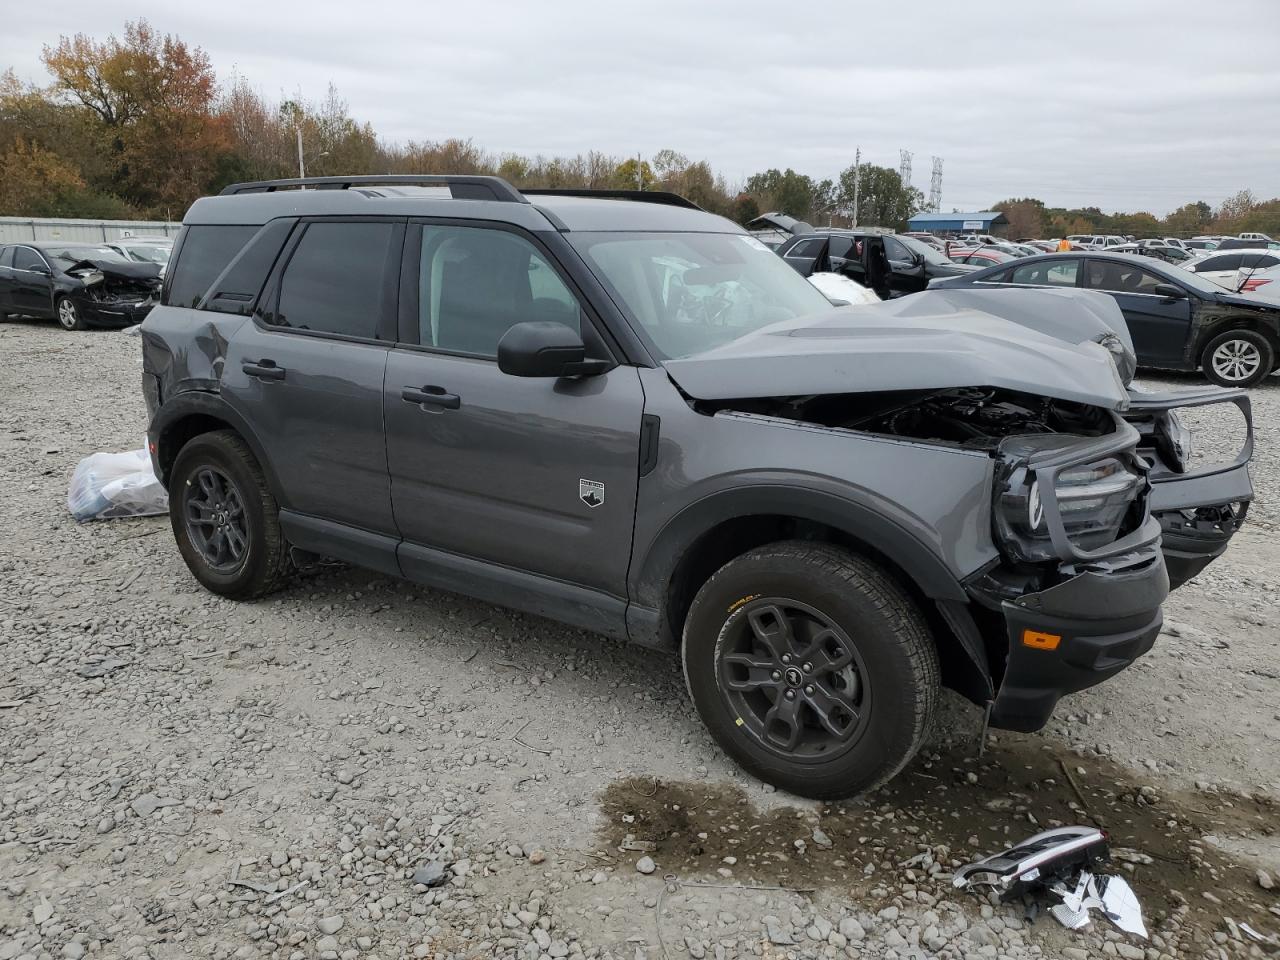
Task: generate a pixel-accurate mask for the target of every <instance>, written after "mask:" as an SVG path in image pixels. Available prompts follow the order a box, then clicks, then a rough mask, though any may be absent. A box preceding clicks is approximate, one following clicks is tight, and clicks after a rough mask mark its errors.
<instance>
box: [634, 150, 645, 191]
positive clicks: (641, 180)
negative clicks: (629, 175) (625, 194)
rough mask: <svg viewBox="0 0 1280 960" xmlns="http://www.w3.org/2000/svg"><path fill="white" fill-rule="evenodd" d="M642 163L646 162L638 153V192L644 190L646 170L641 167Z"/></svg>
mask: <svg viewBox="0 0 1280 960" xmlns="http://www.w3.org/2000/svg"><path fill="white" fill-rule="evenodd" d="M642 163H644V161H643V160H642V159H640V154H638V153H637V154H636V189H637V190H643V189H644V168H643V167H641V166H640V165H641V164H642Z"/></svg>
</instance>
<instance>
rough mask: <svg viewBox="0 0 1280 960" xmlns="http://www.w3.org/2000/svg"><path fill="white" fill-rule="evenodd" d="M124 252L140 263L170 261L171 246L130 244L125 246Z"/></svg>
mask: <svg viewBox="0 0 1280 960" xmlns="http://www.w3.org/2000/svg"><path fill="white" fill-rule="evenodd" d="M124 252H125V254H126V255H128V257H129V259H130V260H136V261H138V262H139V263H160V264H164V263H168V262H169V248H168V247H135V246H128V247H125V248H124Z"/></svg>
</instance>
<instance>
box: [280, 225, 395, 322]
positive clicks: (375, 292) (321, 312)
mask: <svg viewBox="0 0 1280 960" xmlns="http://www.w3.org/2000/svg"><path fill="white" fill-rule="evenodd" d="M396 226H397V225H396V224H393V223H390V222H383V223H353V222H335V223H312V224H310V225H308V226H307V232H306V233H304V234H303V235H302V239H301V240H300V241H299V242H298V245H297V247H295V248H294V251H293V255H292V256H291V257H290V258H289V262H288V264H287V265H286V266H285V268H284V275H283V277H282V278H281V281H280V306H279V308H278V310H277V311H276V314H275V316H274V317H272V322H273V323H274V324H275V325H276V326H283V327H292V328H294V329H297V330H314V331H317V332H320V333H333V334H338V335H340V336H344V337H361V338H364V339H368V340H372V339H375V338H376V337H377V333H378V321H379V319H380V318H381V316H382V313H383V298H384V294H385V293H386V284H385V283H384V280H385V275H386V273H387V264H388V260H387V257H388V255H389V253H390V250H391V240H392V237H393V236H394V235H395V231H396Z"/></svg>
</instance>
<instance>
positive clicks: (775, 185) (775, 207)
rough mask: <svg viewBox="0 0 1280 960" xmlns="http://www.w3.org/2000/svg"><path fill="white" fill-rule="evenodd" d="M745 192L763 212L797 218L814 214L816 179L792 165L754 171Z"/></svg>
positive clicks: (804, 217)
mask: <svg viewBox="0 0 1280 960" xmlns="http://www.w3.org/2000/svg"><path fill="white" fill-rule="evenodd" d="M746 192H747V193H749V194H751V196H752V197H754V198H755V201H756V204H757V206H758V207H759V208H760V209H761V210H762V211H768V212H776V213H785V214H787V215H788V216H792V217H795V218H796V219H797V220H808V219H809V218H810V217H811V216H812V215H813V208H814V182H813V181H812V180H811V179H809V178H808V177H806V176H805V175H804V174H802V173H796V171H794V170H792V169H791V168H790V167H788V168H787V169H786V170H778V169H772V170H766V171H764V172H763V173H756V174H752V175H751V177H750V178H748V180H747V188H746Z"/></svg>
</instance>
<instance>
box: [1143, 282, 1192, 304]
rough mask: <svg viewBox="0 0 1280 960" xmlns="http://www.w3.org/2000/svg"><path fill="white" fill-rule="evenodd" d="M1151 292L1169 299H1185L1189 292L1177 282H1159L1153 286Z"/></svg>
mask: <svg viewBox="0 0 1280 960" xmlns="http://www.w3.org/2000/svg"><path fill="white" fill-rule="evenodd" d="M1151 292H1152V293H1154V294H1155V295H1156V296H1158V297H1164V298H1165V299H1167V300H1185V299H1186V298H1187V292H1186V291H1185V290H1183V289H1182V288H1181V287H1180V286H1178V285H1177V284H1176V283H1157V284H1156V285H1155V286H1154V287H1152V288H1151Z"/></svg>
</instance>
